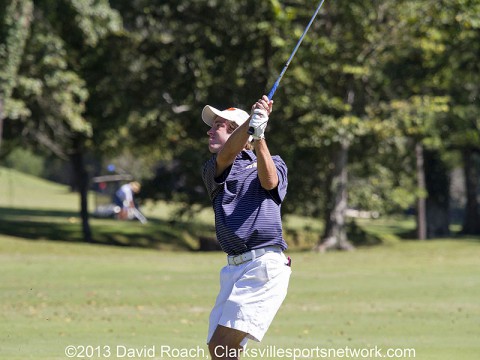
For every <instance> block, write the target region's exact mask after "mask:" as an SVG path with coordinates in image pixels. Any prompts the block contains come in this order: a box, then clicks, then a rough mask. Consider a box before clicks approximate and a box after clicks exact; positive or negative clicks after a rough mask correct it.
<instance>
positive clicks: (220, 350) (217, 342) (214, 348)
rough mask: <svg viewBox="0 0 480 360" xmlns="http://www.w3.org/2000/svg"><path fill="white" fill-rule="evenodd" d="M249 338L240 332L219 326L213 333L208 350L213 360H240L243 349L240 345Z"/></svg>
mask: <svg viewBox="0 0 480 360" xmlns="http://www.w3.org/2000/svg"><path fill="white" fill-rule="evenodd" d="M245 336H247V333H244V332H243V331H240V330H235V329H231V328H228V327H225V326H222V325H218V326H217V328H216V329H215V332H214V333H213V336H212V338H211V339H210V342H209V343H208V350H209V351H210V356H211V357H212V360H238V359H240V351H241V349H242V347H241V346H240V343H241V342H242V340H243V339H244V338H245Z"/></svg>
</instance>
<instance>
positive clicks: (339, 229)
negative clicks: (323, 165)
mask: <svg viewBox="0 0 480 360" xmlns="http://www.w3.org/2000/svg"><path fill="white" fill-rule="evenodd" d="M348 149H349V144H348V143H347V142H341V143H339V144H336V145H334V148H333V151H332V162H331V165H330V168H331V171H330V173H329V176H328V179H327V192H326V193H327V209H326V213H325V231H324V233H323V235H322V236H321V237H320V240H319V242H318V244H317V245H316V246H315V248H314V251H318V252H325V251H327V250H328V249H339V250H353V249H354V246H353V245H352V244H351V243H350V242H349V241H348V239H347V231H346V227H345V211H346V209H347V161H348Z"/></svg>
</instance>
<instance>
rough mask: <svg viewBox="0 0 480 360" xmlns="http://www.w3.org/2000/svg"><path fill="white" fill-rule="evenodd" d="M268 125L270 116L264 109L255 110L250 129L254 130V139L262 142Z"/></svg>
mask: <svg viewBox="0 0 480 360" xmlns="http://www.w3.org/2000/svg"><path fill="white" fill-rule="evenodd" d="M267 123H268V115H267V112H266V111H265V110H264V109H254V110H253V114H252V117H251V118H250V123H249V124H248V125H249V127H250V128H253V134H252V137H253V139H254V140H260V139H264V138H265V129H266V127H267Z"/></svg>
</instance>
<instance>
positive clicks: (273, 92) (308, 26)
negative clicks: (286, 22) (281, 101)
mask: <svg viewBox="0 0 480 360" xmlns="http://www.w3.org/2000/svg"><path fill="white" fill-rule="evenodd" d="M324 1H325V0H322V1H320V4H319V5H318V7H317V10H315V13H314V14H313V16H312V18H311V19H310V22H309V23H308V25H307V27H306V28H305V30H304V32H303V34H302V36H301V37H300V39H299V40H298V42H297V45H296V46H295V48H294V49H293V51H292V54H291V55H290V57H289V58H288V60H287V62H286V63H285V66H284V67H283V70H282V72H281V73H280V75H279V76H278V78H277V80H276V81H275V83H274V84H273V86H272V88H271V89H270V92H269V93H268V99H269V100H272V98H273V94H275V91H276V90H277V87H278V85H279V84H280V80H282V77H283V75H284V74H285V72H286V71H287V68H288V66H289V65H290V62H291V61H292V59H293V57H294V56H295V53H296V52H297V50H298V48H299V47H300V44H301V43H302V41H303V38H304V37H305V34H306V33H307V31H308V29H310V26H311V25H312V23H313V20H315V17H316V16H317V14H318V12H319V11H320V8H321V7H322V5H323V2H324ZM254 132H255V130H254V129H253V127H250V128H249V129H248V133H249V134H250V135H252V134H253V133H254Z"/></svg>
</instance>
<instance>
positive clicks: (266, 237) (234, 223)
mask: <svg viewBox="0 0 480 360" xmlns="http://www.w3.org/2000/svg"><path fill="white" fill-rule="evenodd" d="M272 106H273V101H270V100H268V97H267V96H263V97H262V99H260V100H258V101H257V102H256V103H255V104H254V105H253V106H252V109H251V113H252V115H251V116H249V114H248V113H247V112H245V111H243V110H240V109H237V108H229V109H226V110H223V111H220V110H218V109H215V108H214V107H211V106H208V105H207V106H205V108H204V109H203V111H202V119H203V121H204V122H205V123H206V124H207V125H208V126H210V130H208V132H207V134H208V137H209V142H208V148H209V150H210V152H211V153H212V154H213V156H212V157H211V158H210V160H208V161H207V162H206V163H205V165H204V167H203V173H202V176H203V181H204V182H205V186H206V188H207V192H208V194H209V196H210V199H211V200H212V204H213V209H214V213H215V228H216V235H217V239H218V241H219V243H220V246H221V247H222V249H223V251H225V252H226V253H227V264H226V266H225V267H223V268H222V270H221V272H220V292H219V294H218V296H217V299H216V302H215V306H214V307H213V309H212V312H211V314H210V323H209V330H208V338H207V343H208V347H209V351H210V355H211V357H212V359H214V360H215V359H238V358H239V355H240V352H241V350H242V349H243V347H244V346H245V345H246V342H247V340H248V339H252V340H255V341H261V340H262V338H263V336H264V335H265V333H266V331H267V329H268V327H269V326H270V323H271V322H272V320H273V318H274V316H275V314H276V313H277V311H278V309H279V307H280V305H281V304H282V302H283V300H284V299H285V296H286V294H287V288H288V282H289V279H290V274H291V269H290V260H289V259H287V258H286V257H285V255H284V254H283V251H284V250H285V249H286V248H287V244H286V243H285V240H284V239H283V237H282V223H281V217H280V207H281V204H282V202H283V199H284V198H285V195H286V192H287V167H286V165H285V163H284V162H283V160H282V159H281V158H280V157H279V156H272V155H270V151H269V149H268V146H267V142H266V140H265V135H264V132H265V128H266V126H267V123H268V117H269V115H270V113H271V112H272ZM249 128H251V129H253V130H254V132H253V135H252V138H253V146H254V149H255V152H253V151H252V143H251V142H250V136H249V134H248V130H249Z"/></svg>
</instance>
